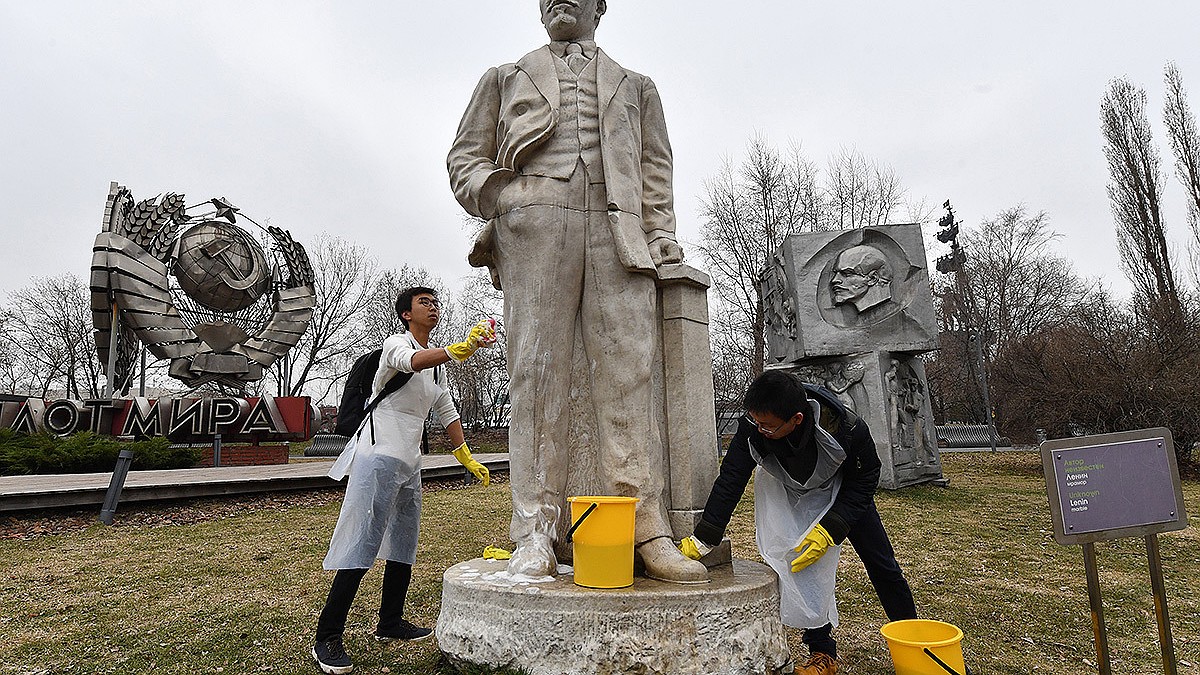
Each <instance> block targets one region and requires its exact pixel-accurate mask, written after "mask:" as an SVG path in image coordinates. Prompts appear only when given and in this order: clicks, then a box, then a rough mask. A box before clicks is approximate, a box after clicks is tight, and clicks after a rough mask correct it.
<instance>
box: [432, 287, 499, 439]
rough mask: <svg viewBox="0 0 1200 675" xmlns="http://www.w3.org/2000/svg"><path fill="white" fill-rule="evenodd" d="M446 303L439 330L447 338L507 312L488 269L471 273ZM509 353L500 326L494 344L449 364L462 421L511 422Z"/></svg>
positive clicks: (483, 423) (457, 336)
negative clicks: (483, 320) (462, 360)
mask: <svg viewBox="0 0 1200 675" xmlns="http://www.w3.org/2000/svg"><path fill="white" fill-rule="evenodd" d="M445 304H446V305H448V308H447V309H448V311H447V313H446V315H445V316H444V317H443V319H442V320H441V322H440V323H439V329H440V330H442V332H443V335H446V339H447V341H450V340H461V339H462V337H463V336H465V335H466V334H467V333H468V332H469V331H470V329H471V327H472V326H473V325H475V323H476V322H478V321H479V320H481V319H486V318H492V317H499V316H500V315H501V314H503V311H504V300H503V296H502V295H501V294H500V292H499V291H497V290H496V289H495V288H493V287H492V282H491V279H490V277H489V276H488V274H487V273H486V272H478V273H476V274H474V275H472V276H470V277H469V278H468V279H467V280H466V283H465V284H464V285H463V289H462V291H461V292H460V293H459V294H458V295H457V296H456V297H455V298H453V299H452V301H451V302H449V303H445ZM507 354H508V350H507V343H506V341H505V337H504V331H503V327H501V330H500V331H498V333H497V341H496V344H495V345H493V346H492V347H489V348H486V349H480V350H478V351H476V352H475V355H474V356H472V357H471V358H469V359H467V360H466V361H464V362H462V363H454V362H451V363H450V365H449V375H450V387H451V391H452V392H453V394H454V397H455V399H456V400H457V402H458V411H459V414H460V415H462V419H463V424H466V425H468V426H488V427H497V426H506V425H507V424H508V420H507V415H506V412H507V409H508V358H507Z"/></svg>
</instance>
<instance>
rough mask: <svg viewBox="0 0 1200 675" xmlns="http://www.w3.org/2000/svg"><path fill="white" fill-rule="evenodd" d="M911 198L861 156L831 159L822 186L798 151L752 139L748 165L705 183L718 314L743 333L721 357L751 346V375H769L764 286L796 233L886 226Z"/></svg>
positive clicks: (705, 242) (703, 248) (707, 245)
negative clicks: (766, 271) (765, 276)
mask: <svg viewBox="0 0 1200 675" xmlns="http://www.w3.org/2000/svg"><path fill="white" fill-rule="evenodd" d="M903 195H904V191H903V189H902V188H901V185H900V181H899V179H898V178H896V176H895V173H894V172H893V171H892V170H891V169H890V168H888V167H885V166H883V165H880V164H878V163H877V162H873V161H871V160H868V159H866V158H865V157H863V155H861V154H860V153H858V152H857V151H854V150H843V151H842V152H841V153H839V154H838V155H836V156H834V157H833V158H831V159H830V161H829V165H828V171H827V174H826V176H825V177H824V180H822V177H821V172H820V170H819V169H818V168H817V166H816V165H815V164H813V163H812V162H811V161H809V160H808V159H807V158H805V157H804V155H803V154H802V153H801V151H800V148H799V147H798V146H796V145H792V146H791V147H790V148H789V149H788V151H787V152H786V153H781V152H780V151H779V150H777V149H776V148H775V147H773V146H772V145H771V144H770V143H769V142H768V141H767V140H766V139H765V138H763V137H762V136H755V137H753V138H751V139H750V142H749V144H748V145H747V149H746V156H745V157H744V158H743V159H742V161H741V163H740V164H736V165H735V164H734V163H732V162H730V161H728V160H727V161H726V162H725V164H724V166H723V167H722V168H721V171H720V172H719V173H718V174H717V175H716V176H715V177H713V178H712V179H710V180H709V181H707V182H706V183H705V187H704V196H703V197H702V202H701V204H702V206H701V208H702V213H703V217H704V220H705V225H706V228H705V231H704V234H703V238H702V240H701V243H700V246H699V249H700V253H701V255H702V256H703V258H704V260H705V263H706V264H707V266H708V270H709V273H710V274H711V275H712V278H713V288H714V289H715V290H716V292H717V297H718V299H719V301H718V302H717V303H716V306H715V307H714V312H713V314H714V316H716V317H721V320H724V321H727V324H726V326H725V329H726V330H728V331H735V332H740V335H736V336H735V335H734V334H733V333H729V334H728V335H727V336H726V337H727V338H728V343H727V344H725V345H716V344H714V350H716V351H719V352H720V353H723V354H730V355H731V354H732V353H734V351H736V349H740V347H737V348H736V349H734V347H735V345H748V346H749V351H748V356H749V361H748V362H747V363H746V365H747V366H749V370H750V373H751V374H752V375H754V374H758V373H760V372H762V368H763V363H764V357H765V340H764V336H763V328H764V322H765V314H764V307H763V298H762V292H761V290H760V289H759V287H758V284H757V281H758V279H759V277H760V275H761V274H762V272H763V270H764V269H766V267H767V265H768V264H769V263H770V261H771V259H772V257H773V256H774V255H775V252H776V250H777V249H778V248H779V246H780V244H782V243H783V240H784V239H785V238H787V236H788V235H790V234H793V233H795V232H802V231H814V230H831V229H838V228H854V227H865V226H870V225H881V224H884V223H886V222H888V219H889V218H890V217H891V215H892V214H893V212H894V211H895V210H896V209H897V208H898V207H899V206H900V204H901V200H902V197H903ZM723 312H725V313H727V314H728V316H722V313H723ZM727 348H728V349H727ZM731 349H733V350H734V351H730V350H731ZM722 350H723V351H722Z"/></svg>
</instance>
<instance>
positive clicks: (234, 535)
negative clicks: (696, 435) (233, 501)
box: [0, 453, 1200, 675]
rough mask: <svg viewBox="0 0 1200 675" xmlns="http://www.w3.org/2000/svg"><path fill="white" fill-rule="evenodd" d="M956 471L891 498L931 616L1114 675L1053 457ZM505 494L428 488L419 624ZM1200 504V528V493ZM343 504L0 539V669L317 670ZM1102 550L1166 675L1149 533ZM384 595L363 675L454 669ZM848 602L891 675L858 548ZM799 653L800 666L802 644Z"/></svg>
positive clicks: (977, 460)
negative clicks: (1094, 632) (1064, 527)
mask: <svg viewBox="0 0 1200 675" xmlns="http://www.w3.org/2000/svg"><path fill="white" fill-rule="evenodd" d="M945 464H946V474H947V476H948V477H949V478H950V479H951V485H950V487H949V488H945V489H942V488H934V487H928V488H915V489H909V490H903V491H900V492H894V493H882V494H881V495H880V496H879V500H878V501H879V505H880V510H881V511H882V513H883V517H884V522H885V524H886V525H887V526H888V528H889V531H890V533H891V535H892V538H893V543H894V544H895V547H896V549H897V553H898V556H899V558H900V561H901V564H902V565H903V566H904V567H905V569H906V572H907V574H908V577H909V580H910V582H911V584H912V586H913V590H914V593H915V595H916V598H917V604H918V607H919V608H920V610H921V612H922V613H923V615H925V616H927V617H930V618H938V619H942V620H945V621H949V622H952V623H954V624H956V625H958V626H960V627H961V628H963V630H964V631H965V632H966V640H965V643H964V645H965V651H966V653H967V661H968V664H969V665H970V666H971V668H972V670H973V671H974V672H975V673H977V674H978V675H984V674H996V673H1012V674H1016V673H1021V674H1027V673H1046V674H1051V673H1054V674H1061V675H1080V674H1083V673H1088V672H1095V667H1094V664H1095V661H1096V657H1095V652H1094V649H1093V646H1092V638H1091V629H1090V619H1089V615H1088V603H1087V590H1086V582H1085V579H1084V572H1083V559H1082V552H1081V549H1080V548H1079V547H1061V546H1058V545H1057V544H1055V543H1054V541H1053V538H1052V536H1051V531H1050V530H1051V527H1050V515H1049V510H1048V506H1047V504H1046V496H1045V491H1044V484H1043V481H1042V478H1041V472H1040V464H1039V461H1038V459H1037V456H1036V455H1035V454H1033V453H1001V454H998V455H994V456H992V455H986V454H951V455H947V456H946V457H945ZM497 483H498V484H494V485H493V486H492V487H491V488H488V489H484V488H481V487H478V486H473V487H469V488H463V489H436V490H430V491H429V492H428V493H427V494H426V495H425V515H424V518H425V519H424V523H423V526H422V527H423V529H422V533H421V547H420V551H419V553H418V556H419V560H418V565H417V569H416V573H415V575H414V581H413V587H412V590H411V592H410V594H409V607H410V611H409V617H410V618H411V619H412V620H414V621H415V622H417V623H420V624H425V625H432V624H433V623H434V622H435V621H436V618H437V614H438V609H439V598H440V593H441V581H440V580H441V572H442V570H443V569H445V568H446V567H447V566H449V565H451V564H453V563H455V562H458V561H460V560H464V559H467V558H471V557H475V556H478V555H479V553H480V551H481V549H482V548H483V547H484V546H485V545H487V544H493V543H494V544H500V545H504V544H505V543H506V539H507V535H506V532H507V521H508V513H509V509H510V501H509V497H508V490H507V486H506V485H505V484H504V483H503V481H497ZM1185 494H1186V497H1187V503H1188V511H1189V512H1190V513H1191V514H1192V518H1193V521H1195V519H1196V517H1197V516H1198V515H1200V485H1197V484H1196V483H1188V484H1187V486H1186V488H1185ZM339 503H340V495H339V494H338V493H337V492H336V491H327V492H324V493H321V494H319V495H316V496H312V495H309V496H307V497H306V498H305V499H295V500H294V502H289V501H288V500H287V499H283V500H282V501H281V502H279V503H276V504H275V505H273V506H271V507H270V508H264V507H260V506H256V505H248V506H247V507H246V508H244V509H228V508H226V509H223V510H221V512H220V513H219V514H218V515H215V516H214V517H212V518H207V519H200V520H199V522H196V521H195V519H186V522H185V524H170V522H169V519H163V518H160V519H158V520H156V521H154V522H149V523H147V522H144V521H139V520H138V519H137V518H136V517H135V515H136V514H135V513H134V512H133V508H135V507H130V511H129V512H128V513H126V512H122V513H119V514H118V517H117V526H116V527H111V528H106V527H103V526H99V525H95V526H91V527H87V528H76V529H74V530H69V531H65V532H57V533H52V534H41V535H37V536H32V537H30V538H23V539H11V540H4V541H0V560H3V561H4V565H3V571H2V572H0V673H4V674H15V673H20V674H23V675H32V674H34V673H38V674H41V673H56V674H57V673H254V672H274V673H310V672H316V671H315V668H314V667H313V665H312V663H311V659H310V658H309V656H308V649H309V646H310V641H311V635H312V630H313V626H314V624H315V621H316V614H317V612H318V610H319V608H320V606H321V604H322V602H323V600H324V596H325V593H326V591H327V590H328V584H329V580H330V578H331V575H330V574H329V573H326V572H323V571H322V570H321V558H322V557H323V556H324V553H325V547H326V544H327V543H328V540H329V535H330V532H331V531H332V529H333V524H334V522H335V520H336V518H337V511H338V506H339ZM168 508H170V507H168ZM190 508H191V509H192V510H193V511H194V510H195V505H194V504H193V505H192V506H191V507H190ZM752 509H753V504H752V503H751V500H750V499H749V498H747V499H745V500H743V502H742V504H741V505H740V506H739V509H738V511H737V514H736V515H735V519H734V522H733V523H732V525H731V527H730V535H731V537H732V538H733V540H734V546H735V553H736V554H737V555H739V556H740V557H745V558H750V559H757V554H756V552H755V550H754V539H753V516H752ZM1161 541H1162V552H1163V558H1164V560H1163V565H1164V568H1165V570H1166V575H1167V580H1166V583H1167V593H1168V597H1169V603H1170V604H1169V607H1170V612H1171V620H1172V627H1173V631H1174V637H1175V646H1176V653H1177V655H1178V658H1179V670H1180V672H1181V673H1188V674H1192V675H1200V588H1198V582H1200V530H1197V528H1196V527H1195V526H1192V527H1190V528H1189V529H1187V530H1184V531H1182V532H1176V533H1170V534H1166V535H1163V536H1162V537H1161ZM1098 548H1099V557H1100V565H1101V582H1102V584H1103V587H1104V594H1105V602H1106V611H1107V619H1108V629H1109V639H1110V644H1111V647H1112V651H1113V660H1114V672H1116V673H1121V674H1122V675H1131V674H1137V673H1161V672H1162V666H1161V662H1160V661H1159V652H1158V642H1157V634H1156V629H1155V619H1154V607H1153V602H1152V599H1151V596H1150V582H1149V576H1148V572H1147V566H1146V557H1145V548H1144V546H1143V543H1142V541H1141V540H1123V541H1119V542H1110V543H1105V544H1101V545H1099V547H1098ZM379 583H380V576H379V574H378V572H372V573H371V574H369V575H368V576H367V578H366V580H365V581H364V583H363V588H362V591H361V592H360V595H359V599H358V601H357V602H356V604H355V606H354V609H353V611H352V612H351V615H350V622H349V626H348V632H347V647H348V649H349V651H350V653H351V654H352V655H353V656H354V658H355V665H356V668H355V672H356V673H449V672H451V671H450V670H449V669H448V668H447V667H446V666H445V665H444V664H443V663H442V662H441V659H440V656H439V653H438V651H437V647H436V644H434V643H433V641H427V642H424V643H418V644H414V645H400V646H395V647H391V648H388V649H383V648H381V647H379V646H377V645H376V644H375V643H374V641H373V639H371V629H372V628H373V626H374V615H373V612H374V611H375V610H376V608H377V603H378V595H379ZM838 600H839V607H840V611H841V614H842V625H841V626H840V627H839V628H838V630H837V631H836V633H835V634H836V635H837V637H838V638H839V645H840V648H841V650H842V657H843V662H844V671H843V672H845V673H846V674H847V675H884V674H889V673H891V672H892V669H891V665H890V660H889V657H888V655H887V651H886V647H885V643H884V640H883V638H882V637H881V636H880V635H879V626H880V625H881V624H882V623H883V622H884V617H883V613H882V610H881V609H880V608H879V605H878V602H877V600H876V598H875V596H874V593H873V591H872V589H871V587H870V584H869V583H868V582H867V580H866V577H865V574H864V573H863V571H862V566H861V564H860V563H859V561H858V559H857V557H856V556H855V555H854V554H853V553H851V552H847V553H846V554H845V555H844V556H843V561H842V569H841V574H840V581H839V590H838ZM792 646H793V652H794V653H795V654H796V655H797V656H799V655H800V654H801V653H802V651H803V648H802V646H801V644H800V641H799V636H798V635H793V636H792Z"/></svg>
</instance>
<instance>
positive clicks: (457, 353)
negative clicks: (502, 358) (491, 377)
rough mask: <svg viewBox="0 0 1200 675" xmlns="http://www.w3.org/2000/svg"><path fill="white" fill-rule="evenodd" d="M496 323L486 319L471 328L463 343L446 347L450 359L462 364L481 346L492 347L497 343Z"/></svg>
mask: <svg viewBox="0 0 1200 675" xmlns="http://www.w3.org/2000/svg"><path fill="white" fill-rule="evenodd" d="M495 324H496V322H495V321H492V320H491V319H484V320H482V321H480V322H479V323H477V324H475V326H474V327H472V328H471V332H470V333H469V334H467V339H466V340H463V341H462V342H455V343H454V344H452V345H450V346H449V347H446V353H447V354H449V355H450V358H452V359H454V360H455V361H458V362H459V363H462V362H463V361H466V360H467V359H468V358H470V356H471V355H472V354H474V353H475V350H476V349H479V348H480V347H481V346H490V345H492V344H495V342H496V325H495Z"/></svg>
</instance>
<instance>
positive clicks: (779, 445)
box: [681, 370, 917, 675]
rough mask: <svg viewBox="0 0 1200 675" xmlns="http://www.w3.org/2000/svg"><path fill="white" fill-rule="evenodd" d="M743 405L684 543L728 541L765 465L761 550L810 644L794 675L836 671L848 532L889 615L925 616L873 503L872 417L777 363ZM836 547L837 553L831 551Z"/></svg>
mask: <svg viewBox="0 0 1200 675" xmlns="http://www.w3.org/2000/svg"><path fill="white" fill-rule="evenodd" d="M810 393H811V394H812V396H813V398H810V397H809V394H810ZM814 399H815V400H814ZM743 404H744V407H745V409H746V415H745V416H744V417H743V418H742V419H741V421H740V422H739V424H738V429H737V433H736V434H735V435H734V437H733V441H732V442H731V443H730V446H729V451H728V452H727V453H726V455H725V459H724V461H723V462H722V464H721V472H720V474H719V475H718V476H717V480H716V482H715V483H713V488H712V492H711V493H710V494H709V497H708V503H707V504H706V505H705V507H704V514H703V515H702V516H701V519H700V522H699V524H697V525H696V529H695V533H694V535H693V536H691V537H688V538H687V539H684V541H683V542H682V544H681V549H682V550H683V552H684V554H685V555H687V556H688V557H691V558H695V559H699V558H700V557H701V556H702V555H703V554H704V553H706V552H708V551H709V550H711V549H712V548H713V547H715V546H716V545H717V544H719V543H720V541H721V538H722V537H723V536H724V535H725V528H726V526H727V525H728V524H729V519H730V516H732V514H733V509H734V507H735V506H737V503H738V501H739V500H740V499H741V497H742V493H743V492H744V491H745V489H746V485H747V484H748V483H749V481H750V476H751V474H752V473H753V470H754V469H755V468H756V467H757V468H759V469H760V470H759V472H758V473H757V476H756V478H755V523H756V529H757V540H758V546H759V551H760V553H761V554H762V556H763V558H764V559H765V560H766V561H767V562H768V563H769V564H771V566H772V567H773V568H775V570H776V572H778V573H779V574H780V593H781V611H782V614H783V620H784V624H786V625H789V626H793V627H795V628H802V629H804V636H803V640H804V643H805V644H807V645H808V647H809V651H810V652H811V657H810V658H809V660H808V662H807V663H805V664H804V665H802V666H799V667H797V668H796V673H797V675H834V674H835V673H837V671H838V664H837V645H836V643H835V641H834V639H833V637H832V634H831V633H832V630H833V625H834V623H836V621H837V609H836V605H835V603H834V598H833V588H834V575H835V573H836V569H837V552H839V551H840V544H841V543H842V542H843V541H844V540H846V539H849V540H850V543H851V544H852V545H853V546H854V550H855V551H856V552H857V553H858V556H859V558H861V559H862V561H863V566H864V567H866V570H867V575H868V577H869V578H870V579H871V583H872V585H874V587H875V592H876V593H877V594H878V595H879V599H880V602H881V603H882V604H883V608H884V611H885V612H886V613H887V616H888V619H890V620H892V621H897V620H900V619H912V618H916V616H917V610H916V606H915V604H914V602H913V596H912V591H911V590H910V589H909V586H908V582H907V581H905V579H904V575H903V573H902V572H901V571H900V566H899V564H897V562H896V556H895V553H894V552H893V550H892V545H891V542H890V541H888V536H887V533H886V532H885V531H884V529H883V523H882V522H881V521H880V519H879V512H878V511H877V510H876V508H875V490H876V488H877V487H878V484H879V468H880V463H879V457H878V455H877V454H876V452H875V443H874V442H873V441H872V440H871V432H870V430H869V429H868V428H867V424H866V422H864V421H863V420H861V419H859V418H858V417H857V416H856V415H855V414H854V413H853V412H851V411H850V410H848V409H846V408H845V406H843V405H842V404H841V402H840V401H838V400H837V397H836V396H834V395H833V394H832V393H831V392H828V391H824V390H822V389H821V388H819V387H813V386H806V385H804V384H803V383H801V382H800V380H799V379H798V378H797V377H795V376H794V375H791V374H789V373H786V372H783V371H779V370H769V371H767V372H765V373H763V374H762V375H760V376H759V377H758V378H757V379H755V380H754V382H753V383H751V384H750V387H749V388H748V389H747V390H746V396H745V399H744V402H743ZM830 552H832V553H833V555H827V553H830ZM793 556H794V557H793ZM789 559H790V560H789Z"/></svg>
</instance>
